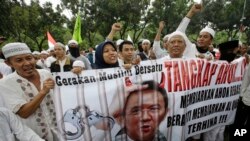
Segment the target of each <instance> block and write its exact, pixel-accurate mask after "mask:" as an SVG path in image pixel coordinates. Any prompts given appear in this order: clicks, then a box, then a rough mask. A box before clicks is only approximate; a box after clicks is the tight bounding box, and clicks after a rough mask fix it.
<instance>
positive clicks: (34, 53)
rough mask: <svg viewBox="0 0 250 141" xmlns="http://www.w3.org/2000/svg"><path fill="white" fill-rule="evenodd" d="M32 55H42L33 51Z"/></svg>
mask: <svg viewBox="0 0 250 141" xmlns="http://www.w3.org/2000/svg"><path fill="white" fill-rule="evenodd" d="M32 54H33V55H40V54H41V53H40V52H39V51H33V52H32Z"/></svg>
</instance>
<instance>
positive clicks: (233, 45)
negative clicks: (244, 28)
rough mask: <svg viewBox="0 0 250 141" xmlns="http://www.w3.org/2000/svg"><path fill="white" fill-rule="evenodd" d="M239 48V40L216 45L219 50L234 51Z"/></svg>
mask: <svg viewBox="0 0 250 141" xmlns="http://www.w3.org/2000/svg"><path fill="white" fill-rule="evenodd" d="M238 46H239V40H233V41H227V42H224V43H221V44H219V45H218V47H219V50H228V49H234V48H237V47H238Z"/></svg>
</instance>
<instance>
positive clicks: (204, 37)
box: [177, 4, 215, 60]
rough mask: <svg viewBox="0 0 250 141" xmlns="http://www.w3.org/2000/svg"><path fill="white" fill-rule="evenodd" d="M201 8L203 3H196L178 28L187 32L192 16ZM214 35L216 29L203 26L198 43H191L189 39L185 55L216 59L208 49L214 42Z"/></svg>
mask: <svg viewBox="0 0 250 141" xmlns="http://www.w3.org/2000/svg"><path fill="white" fill-rule="evenodd" d="M201 9H202V5H201V4H194V5H193V6H192V8H191V9H190V10H189V11H188V13H187V15H186V17H184V18H183V20H182V22H181V23H180V25H179V27H178V28H177V30H178V31H181V32H183V33H185V31H186V29H187V26H188V24H189V23H190V20H191V18H192V17H193V16H194V14H196V13H198V12H200V11H201ZM214 37H215V31H214V30H213V29H212V28H210V27H205V28H203V29H202V30H201V31H200V33H199V36H198V38H197V43H196V44H193V43H191V41H188V43H187V48H186V49H185V51H184V55H185V56H187V57H189V58H195V57H198V58H202V59H207V60H214V56H213V54H212V53H211V52H210V51H209V50H208V49H209V46H210V45H211V44H212V42H213V38H214Z"/></svg>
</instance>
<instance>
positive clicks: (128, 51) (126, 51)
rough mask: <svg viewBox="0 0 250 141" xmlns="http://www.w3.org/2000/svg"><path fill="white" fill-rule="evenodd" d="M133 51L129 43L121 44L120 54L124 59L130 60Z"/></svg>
mask: <svg viewBox="0 0 250 141" xmlns="http://www.w3.org/2000/svg"><path fill="white" fill-rule="evenodd" d="M134 53H135V51H134V47H133V45H130V44H124V45H123V48H122V51H121V56H122V58H123V59H124V60H125V61H129V62H131V61H132V60H133V56H134Z"/></svg>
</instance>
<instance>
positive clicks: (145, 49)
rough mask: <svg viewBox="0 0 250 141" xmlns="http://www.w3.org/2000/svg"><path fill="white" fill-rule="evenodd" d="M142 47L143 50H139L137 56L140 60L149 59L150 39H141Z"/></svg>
mask: <svg viewBox="0 0 250 141" xmlns="http://www.w3.org/2000/svg"><path fill="white" fill-rule="evenodd" d="M142 49H143V52H140V53H139V54H138V56H139V57H140V60H142V61H144V60H148V59H149V49H150V41H149V40H148V39H144V40H143V41H142Z"/></svg>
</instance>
